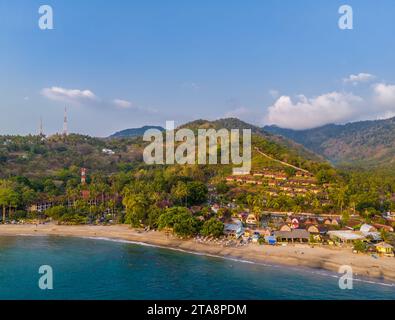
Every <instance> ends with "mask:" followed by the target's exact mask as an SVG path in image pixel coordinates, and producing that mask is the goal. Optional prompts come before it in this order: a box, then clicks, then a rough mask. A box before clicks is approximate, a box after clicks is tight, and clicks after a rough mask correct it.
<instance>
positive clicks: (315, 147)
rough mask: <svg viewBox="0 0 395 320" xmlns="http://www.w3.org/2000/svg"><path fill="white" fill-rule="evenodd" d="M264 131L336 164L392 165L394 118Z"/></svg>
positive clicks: (370, 166)
mask: <svg viewBox="0 0 395 320" xmlns="http://www.w3.org/2000/svg"><path fill="white" fill-rule="evenodd" d="M264 130H266V131H268V132H271V133H272V134H276V135H281V136H283V137H286V138H288V139H292V140H294V141H295V142H297V143H300V144H302V145H304V146H305V147H306V148H308V149H310V150H312V151H313V152H315V153H318V154H320V155H322V156H324V157H325V158H327V159H328V160H330V161H331V162H333V163H334V164H336V165H339V166H353V167H365V168H378V167H394V166H395V118H391V119H386V120H375V121H361V122H354V123H348V124H345V125H334V124H329V125H325V126H323V127H319V128H314V129H309V130H300V131H296V130H290V129H282V128H279V127H276V126H266V127H264Z"/></svg>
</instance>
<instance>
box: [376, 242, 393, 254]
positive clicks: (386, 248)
mask: <svg viewBox="0 0 395 320" xmlns="http://www.w3.org/2000/svg"><path fill="white" fill-rule="evenodd" d="M374 246H375V247H376V251H377V252H378V253H380V254H382V255H384V256H386V257H393V256H394V247H393V246H391V245H390V244H388V243H386V242H380V243H377V244H375V245H374Z"/></svg>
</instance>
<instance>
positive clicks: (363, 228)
mask: <svg viewBox="0 0 395 320" xmlns="http://www.w3.org/2000/svg"><path fill="white" fill-rule="evenodd" d="M359 231H361V232H362V233H370V232H377V229H376V228H375V227H373V226H371V225H370V224H367V223H364V224H363V225H362V226H361V228H359Z"/></svg>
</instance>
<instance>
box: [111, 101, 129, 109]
mask: <svg viewBox="0 0 395 320" xmlns="http://www.w3.org/2000/svg"><path fill="white" fill-rule="evenodd" d="M113 103H114V104H115V105H116V106H117V107H119V108H122V109H128V108H131V107H132V106H133V104H132V103H131V102H130V101H127V100H122V99H114V100H113Z"/></svg>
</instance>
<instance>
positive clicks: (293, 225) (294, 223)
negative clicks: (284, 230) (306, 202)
mask: <svg viewBox="0 0 395 320" xmlns="http://www.w3.org/2000/svg"><path fill="white" fill-rule="evenodd" d="M291 228H292V229H298V228H299V220H298V219H296V218H293V219H292V220H291Z"/></svg>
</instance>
